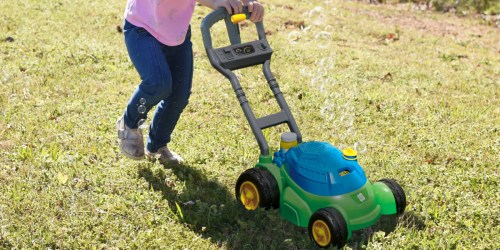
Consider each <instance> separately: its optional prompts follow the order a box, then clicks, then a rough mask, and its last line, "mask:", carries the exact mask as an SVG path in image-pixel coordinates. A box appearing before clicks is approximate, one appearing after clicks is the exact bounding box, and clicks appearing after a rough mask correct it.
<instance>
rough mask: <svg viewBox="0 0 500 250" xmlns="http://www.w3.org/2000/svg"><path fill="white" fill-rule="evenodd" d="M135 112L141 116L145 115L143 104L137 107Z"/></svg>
mask: <svg viewBox="0 0 500 250" xmlns="http://www.w3.org/2000/svg"><path fill="white" fill-rule="evenodd" d="M137 111H139V113H141V114H144V113H146V106H144V105H143V104H141V105H139V107H137Z"/></svg>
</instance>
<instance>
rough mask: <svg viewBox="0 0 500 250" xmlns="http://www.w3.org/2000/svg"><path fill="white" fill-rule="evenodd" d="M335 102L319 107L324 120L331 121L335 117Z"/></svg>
mask: <svg viewBox="0 0 500 250" xmlns="http://www.w3.org/2000/svg"><path fill="white" fill-rule="evenodd" d="M334 108H335V104H333V103H327V105H326V106H324V107H323V108H321V111H320V113H321V116H323V117H324V118H325V120H326V121H331V120H333V118H335V112H334Z"/></svg>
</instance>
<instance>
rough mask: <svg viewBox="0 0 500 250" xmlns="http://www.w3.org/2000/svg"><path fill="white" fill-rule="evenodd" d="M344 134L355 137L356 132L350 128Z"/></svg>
mask: <svg viewBox="0 0 500 250" xmlns="http://www.w3.org/2000/svg"><path fill="white" fill-rule="evenodd" d="M345 133H346V134H347V136H356V134H357V131H356V129H355V128H354V127H350V128H348V129H347V131H346V132H345Z"/></svg>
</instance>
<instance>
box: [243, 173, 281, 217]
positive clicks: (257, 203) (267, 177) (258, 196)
mask: <svg viewBox="0 0 500 250" xmlns="http://www.w3.org/2000/svg"><path fill="white" fill-rule="evenodd" d="M234 191H235V194H236V200H237V201H238V202H239V203H240V204H241V205H243V207H244V208H245V209H246V210H255V209H257V208H258V207H263V208H265V209H268V208H271V207H273V208H278V207H279V205H280V204H279V203H280V193H279V191H280V190H279V187H278V183H277V182H276V179H274V176H273V175H272V174H271V172H269V171H268V170H267V169H263V168H250V169H247V170H245V172H243V173H242V174H241V175H240V177H239V178H238V181H237V182H236V188H235V190H234Z"/></svg>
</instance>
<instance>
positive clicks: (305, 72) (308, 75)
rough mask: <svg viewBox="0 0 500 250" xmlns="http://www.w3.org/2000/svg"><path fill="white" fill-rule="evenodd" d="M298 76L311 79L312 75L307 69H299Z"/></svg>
mask: <svg viewBox="0 0 500 250" xmlns="http://www.w3.org/2000/svg"><path fill="white" fill-rule="evenodd" d="M300 74H301V75H303V76H306V77H311V76H312V75H313V74H312V73H311V70H310V69H308V68H301V69H300Z"/></svg>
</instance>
